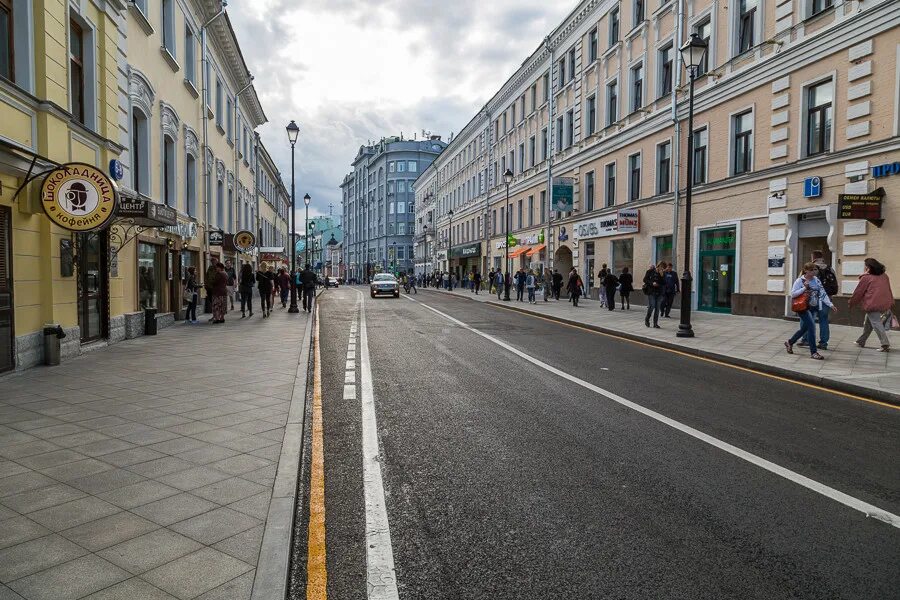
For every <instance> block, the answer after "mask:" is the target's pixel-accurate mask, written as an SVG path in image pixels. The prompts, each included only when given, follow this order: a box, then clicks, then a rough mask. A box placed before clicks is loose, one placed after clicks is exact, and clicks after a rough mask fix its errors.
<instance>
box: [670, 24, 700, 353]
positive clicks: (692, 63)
mask: <svg viewBox="0 0 900 600" xmlns="http://www.w3.org/2000/svg"><path fill="white" fill-rule="evenodd" d="M706 46H707V44H706V42H705V41H704V40H703V38H701V37H700V36H699V35H697V34H696V33H692V34H691V38H690V39H689V40H688V41H687V42H685V43H684V45H683V46H682V47H681V57H682V59H683V60H684V63H685V66H687V69H688V71H689V72H690V93H689V95H688V150H687V188H686V189H685V192H684V273H683V274H682V276H681V323H679V324H678V333H676V335H677V336H678V337H684V338H691V337H694V329H693V327H691V282H692V278H691V191H692V187H693V184H694V80H695V79H696V78H697V69H698V68H699V67H700V64H701V63H702V62H703V55H704V54H706Z"/></svg>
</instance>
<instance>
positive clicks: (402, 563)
mask: <svg viewBox="0 0 900 600" xmlns="http://www.w3.org/2000/svg"><path fill="white" fill-rule="evenodd" d="M356 289H359V290H361V291H363V292H365V291H366V290H365V288H356ZM360 298H362V300H360ZM413 298H414V299H416V300H418V301H419V303H417V302H412V301H410V300H407V299H406V298H400V299H390V298H386V299H378V300H371V299H370V298H368V294H365V295H364V296H362V297H361V296H360V294H359V293H357V291H355V290H354V288H341V289H339V290H329V291H327V292H326V293H325V294H324V295H323V296H322V297H321V299H320V302H319V306H320V311H321V312H320V319H321V321H320V323H321V327H320V330H321V352H322V365H323V380H322V392H323V422H324V451H325V459H324V460H325V510H326V531H327V534H326V548H327V563H326V564H327V574H328V595H329V597H332V598H341V599H354V598H366V597H367V580H366V578H367V558H366V557H367V538H366V527H367V526H366V520H367V517H366V515H367V510H370V508H369V509H367V504H366V502H365V501H364V493H365V488H366V486H367V485H368V482H366V481H364V480H363V474H362V468H363V456H362V441H361V437H362V427H363V422H362V418H361V397H360V394H361V392H360V386H357V395H356V397H355V398H350V399H345V395H342V392H343V391H344V384H345V381H346V379H345V378H346V374H345V368H344V367H345V362H346V358H347V350H348V338H349V335H350V334H349V327H350V323H351V322H352V321H353V320H354V319H356V318H357V303H358V302H364V306H365V314H366V320H367V327H366V333H367V335H368V346H369V351H370V354H371V374H372V380H373V382H374V401H375V407H376V414H377V432H378V436H379V441H380V445H381V448H380V449H381V452H380V457H379V464H380V466H381V473H382V476H383V480H384V498H385V505H386V511H387V517H388V520H389V526H390V539H391V550H392V556H393V560H394V564H395V565H396V579H397V587H398V590H399V597H400V598H404V599H407V598H408V599H417V600H418V599H431V598H453V599H468V598H490V599H498V600H499V599H505V598H517V599H528V598H535V599H546V598H573V599H581V598H585V599H587V598H622V599H626V598H627V599H631V598H634V599H647V598H666V599H676V598H685V599H705V598H716V599H720V598H760V599H780V598H814V599H817V600H819V599H830V598H859V599H865V600H880V599H894V598H898V597H900V592H898V590H900V569H898V567H897V565H898V564H900V529H898V528H897V527H895V526H892V525H890V524H888V523H885V522H882V521H880V520H877V519H875V518H869V517H867V516H866V515H865V514H864V513H863V512H860V511H859V510H855V509H853V508H851V507H849V506H847V505H845V504H842V503H840V502H838V501H836V500H835V499H833V498H831V497H828V496H827V495H826V494H827V492H826V494H822V493H817V492H816V491H813V490H810V489H808V488H807V487H803V486H802V485H799V484H798V483H797V482H796V481H793V480H790V479H788V478H785V477H783V476H780V475H777V474H775V473H772V472H770V471H768V470H765V469H763V468H761V467H760V466H758V465H757V464H752V463H751V462H748V460H745V459H742V458H740V457H737V456H734V455H733V454H730V453H728V452H726V451H724V450H723V449H722V448H721V447H717V446H715V445H711V444H709V443H705V442H703V441H701V440H699V439H697V438H696V437H692V436H691V435H688V434H687V433H685V432H684V431H682V430H679V429H676V428H675V427H673V426H670V425H669V424H665V423H662V422H660V421H659V420H656V419H654V418H651V417H650V416H648V415H646V414H642V413H641V412H638V410H635V409H634V408H633V407H628V406H623V405H622V404H620V403H617V402H615V401H613V400H611V399H610V398H609V397H608V394H607V395H604V394H601V393H598V392H597V391H595V390H592V389H587V388H586V387H584V385H579V384H578V382H577V381H572V380H571V379H570V378H567V376H571V377H575V378H577V379H579V380H582V381H584V382H587V384H588V385H591V384H592V385H594V386H599V388H602V389H603V390H605V391H606V392H608V393H611V394H615V395H618V396H621V397H622V398H624V399H625V400H627V401H631V402H634V403H636V404H637V405H639V406H640V407H644V408H646V409H651V410H652V411H656V412H658V413H661V414H662V415H664V416H665V417H668V418H670V419H673V420H674V422H677V424H679V425H680V426H683V427H684V426H686V427H688V428H693V429H694V430H697V431H699V432H701V433H702V434H707V435H709V436H713V437H714V438H715V439H716V440H720V441H721V442H722V443H723V444H731V445H733V446H735V447H737V448H739V449H741V450H743V451H746V452H749V453H752V454H754V455H756V456H758V457H760V458H761V459H765V460H766V461H771V463H774V464H775V465H778V466H780V467H783V468H786V469H789V470H790V471H792V472H794V473H796V474H799V475H800V476H805V477H807V478H810V479H812V480H814V481H815V482H818V483H820V484H824V485H825V486H829V488H830V489H834V490H838V491H839V492H843V493H844V494H848V495H849V496H850V497H852V499H854V500H858V501H862V502H865V503H870V504H871V505H874V506H876V507H878V508H880V509H883V510H885V511H889V512H890V513H893V514H895V515H896V514H900V469H898V460H897V457H898V455H900V453H898V451H900V411H898V410H894V409H891V408H887V407H881V406H877V405H873V404H869V403H865V402H861V401H857V400H852V399H849V398H845V397H841V396H837V395H833V394H830V393H828V392H827V391H819V390H814V389H810V388H808V387H801V386H797V385H794V384H791V383H787V382H782V381H778V380H775V379H771V378H767V377H763V376H760V375H755V374H752V373H747V372H744V371H740V370H736V369H732V368H730V367H727V366H722V365H717V364H713V363H709V362H705V361H700V360H697V359H694V358H690V357H685V356H681V355H678V354H674V353H670V352H666V351H663V350H659V349H654V348H650V347H647V346H643V345H639V344H634V343H631V342H627V341H623V340H618V339H615V338H610V337H607V336H602V335H598V334H595V333H593V332H588V331H583V330H579V329H575V328H571V327H568V326H565V325H560V324H557V323H553V322H549V321H545V320H542V319H536V318H533V317H529V316H526V315H522V314H519V313H514V312H511V311H506V310H502V309H498V308H495V307H491V306H486V305H483V304H480V303H475V302H471V301H468V300H465V299H462V298H453V297H449V296H448V295H446V294H438V293H434V292H427V291H423V292H422V293H419V294H418V295H417V296H413ZM420 303H424V304H426V305H428V306H431V307H433V308H435V309H437V310H439V311H442V312H444V313H446V314H447V315H450V316H452V317H454V318H456V319H458V320H460V321H462V322H464V323H465V324H467V325H469V326H470V327H473V328H475V329H477V330H479V331H481V332H484V333H485V334H488V335H490V336H493V337H494V338H496V339H497V340H499V341H501V342H503V343H505V344H508V345H509V346H511V347H513V348H515V349H516V350H518V351H520V352H522V353H524V354H526V355H528V356H531V357H535V358H537V359H540V360H541V361H544V362H545V363H546V364H547V365H549V367H550V368H552V369H557V370H558V372H551V371H549V370H547V369H546V368H543V367H542V366H540V365H536V364H534V363H533V362H530V361H529V360H527V359H525V358H523V357H522V356H520V355H517V354H515V353H513V352H511V351H510V350H508V349H505V348H503V347H501V346H500V345H497V344H495V343H494V342H492V341H490V340H488V339H485V338H484V337H482V336H479V335H477V334H476V333H474V332H472V331H470V330H468V329H466V328H465V327H463V326H461V325H459V324H456V323H453V322H451V321H450V320H448V319H446V318H445V317H444V316H441V315H439V314H437V313H435V312H433V311H431V310H429V309H428V308H426V307H425V306H423V305H422V304H420ZM636 318H637V317H636ZM362 362H364V361H360V360H357V361H356V363H355V375H356V376H357V377H360V376H361V370H362V369H363V368H365V366H366V365H365V364H362ZM297 542H298V544H300V545H302V544H305V542H306V540H305V539H302V536H298V540H297Z"/></svg>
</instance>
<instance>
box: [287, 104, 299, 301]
mask: <svg viewBox="0 0 900 600" xmlns="http://www.w3.org/2000/svg"><path fill="white" fill-rule="evenodd" d="M287 134H288V141H290V142H291V243H294V238H295V236H296V235H297V210H296V199H297V197H296V194H295V193H294V147H295V146H296V145H297V138H298V137H299V136H300V128H299V127H298V126H297V124H296V123H295V122H294V121H291V122H290V123H289V124H288V126H287ZM296 274H297V249H296V247H295V248H291V307H290V308H289V309H288V312H289V313H299V312H300V309H299V308H298V307H297V283H296Z"/></svg>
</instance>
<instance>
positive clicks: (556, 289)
mask: <svg viewBox="0 0 900 600" xmlns="http://www.w3.org/2000/svg"><path fill="white" fill-rule="evenodd" d="M562 284H563V276H562V273H560V272H559V271H557V270H556V269H553V297H554V298H556V299H557V300H559V293H560V291H561V290H562Z"/></svg>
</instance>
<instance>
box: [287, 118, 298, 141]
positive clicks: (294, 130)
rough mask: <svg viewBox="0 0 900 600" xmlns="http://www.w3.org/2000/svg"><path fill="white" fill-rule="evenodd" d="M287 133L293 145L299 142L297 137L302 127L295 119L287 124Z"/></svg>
mask: <svg viewBox="0 0 900 600" xmlns="http://www.w3.org/2000/svg"><path fill="white" fill-rule="evenodd" d="M287 134H288V141H289V142H290V143H291V146H293V145H294V144H296V143H297V138H298V137H299V136H300V128H299V127H298V126H297V123H295V122H294V121H293V120H292V121H291V122H290V123H288V126H287Z"/></svg>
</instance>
